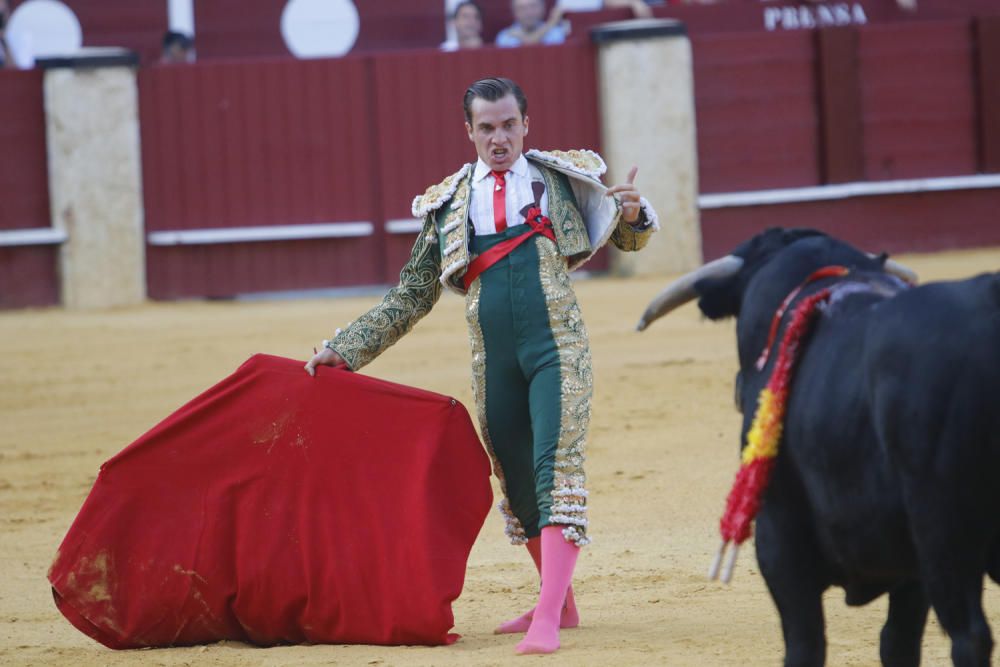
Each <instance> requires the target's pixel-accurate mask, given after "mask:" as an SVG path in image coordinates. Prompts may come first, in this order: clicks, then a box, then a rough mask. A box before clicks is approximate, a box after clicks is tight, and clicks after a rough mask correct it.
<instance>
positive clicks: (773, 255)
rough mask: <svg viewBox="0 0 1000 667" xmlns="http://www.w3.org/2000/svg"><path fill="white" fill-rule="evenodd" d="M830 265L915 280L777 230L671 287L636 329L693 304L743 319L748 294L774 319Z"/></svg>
mask: <svg viewBox="0 0 1000 667" xmlns="http://www.w3.org/2000/svg"><path fill="white" fill-rule="evenodd" d="M830 264H840V265H844V266H847V267H849V268H851V269H860V270H867V271H885V272H886V273H891V274H894V275H896V276H898V277H900V278H902V279H903V280H905V281H907V282H910V283H912V282H916V275H915V274H914V273H913V272H912V271H911V270H910V269H907V268H906V267H904V266H902V265H901V264H899V263H897V262H894V261H893V260H891V259H887V257H886V256H885V255H878V256H876V255H870V254H867V253H863V252H861V251H859V250H857V249H856V248H854V247H852V246H850V245H848V244H847V243H844V242H843V241H839V240H837V239H835V238H833V237H830V236H827V235H826V234H824V233H823V232H820V231H817V230H814V229H782V228H780V227H773V228H771V229H768V230H766V231H764V232H761V233H760V234H757V235H756V236H754V237H753V238H751V239H750V240H749V241H746V242H744V243H742V244H740V245H739V246H737V247H736V248H735V249H734V250H733V251H732V252H731V253H730V254H729V255H726V256H725V257H722V258H720V259H717V260H714V261H711V262H709V263H707V264H705V265H704V266H702V267H700V268H698V269H696V270H694V271H692V272H691V273H688V274H686V275H684V276H682V277H681V278H679V279H677V280H676V281H674V282H672V283H670V284H669V285H667V287H666V288H664V290H663V291H662V292H660V293H659V294H658V295H657V296H656V298H654V299H653V301H651V302H650V304H649V306H647V308H646V312H644V313H643V315H642V318H641V319H640V320H639V324H638V326H637V327H636V328H637V329H638V330H639V331H642V330H644V329H645V328H646V327H648V326H649V325H650V324H652V323H653V322H654V321H655V320H657V319H658V318H660V317H663V316H664V315H666V314H668V313H670V312H671V311H673V310H674V309H676V308H678V307H680V306H682V305H684V304H685V303H687V302H689V301H693V300H694V299H698V307H699V308H700V309H701V312H702V313H704V315H705V316H706V317H708V318H709V319H713V320H717V319H722V318H726V317H739V316H740V314H741V310H742V307H743V303H744V301H745V299H746V298H747V295H748V294H751V295H752V296H753V300H754V302H755V303H759V305H760V306H761V307H762V308H764V309H765V310H767V312H768V313H773V312H774V308H776V307H777V305H778V304H780V303H781V300H782V299H783V298H784V297H785V295H787V294H788V293H789V292H790V291H791V290H792V289H794V288H795V286H796V285H798V284H799V283H800V282H801V281H802V280H804V279H805V278H806V277H807V276H808V275H809V274H810V273H811V272H812V271H815V270H816V269H818V268H820V267H822V266H827V265H830Z"/></svg>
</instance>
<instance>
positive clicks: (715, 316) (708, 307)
mask: <svg viewBox="0 0 1000 667" xmlns="http://www.w3.org/2000/svg"><path fill="white" fill-rule="evenodd" d="M694 288H695V291H697V292H698V294H699V295H701V296H700V298H699V299H698V307H699V308H700V309H701V312H702V313H703V314H704V315H705V317H707V318H708V319H710V320H721V319H723V318H726V317H736V316H737V315H739V314H740V287H739V282H738V281H737V279H736V278H735V277H729V278H706V279H704V280H699V281H698V282H697V283H695V286H694Z"/></svg>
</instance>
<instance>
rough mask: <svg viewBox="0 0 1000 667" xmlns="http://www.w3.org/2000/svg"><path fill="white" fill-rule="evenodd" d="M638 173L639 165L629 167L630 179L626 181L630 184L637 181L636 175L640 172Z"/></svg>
mask: <svg viewBox="0 0 1000 667" xmlns="http://www.w3.org/2000/svg"><path fill="white" fill-rule="evenodd" d="M638 173H639V167H632V168H631V169H629V172H628V179H627V180H626V182H627V183H628V184H629V185H631V184H632V183H635V175H636V174H638Z"/></svg>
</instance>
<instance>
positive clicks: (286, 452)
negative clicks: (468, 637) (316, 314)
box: [49, 355, 492, 649]
mask: <svg viewBox="0 0 1000 667" xmlns="http://www.w3.org/2000/svg"><path fill="white" fill-rule="evenodd" d="M302 365H303V364H302V362H300V361H293V360H291V359H282V358H279V357H271V356H266V355H256V356H254V357H252V358H250V359H249V360H248V361H247V362H246V363H244V364H243V365H242V366H240V368H239V369H237V371H236V372H235V373H233V374H232V375H230V376H229V377H227V378H226V379H224V380H223V381H222V382H220V383H218V384H217V385H215V386H214V387H212V388H211V389H209V390H208V391H206V392H205V393H203V394H201V395H200V396H198V397H197V398H195V399H194V400H192V401H191V402H189V403H188V404H187V405H185V406H183V407H182V408H180V409H179V410H177V411H176V412H175V413H174V414H172V415H170V416H169V417H168V418H167V419H165V420H164V421H163V422H161V423H160V424H158V425H157V426H156V427H154V428H153V429H152V430H151V431H149V432H148V433H146V434H145V435H143V436H142V437H140V438H139V439H138V440H136V441H135V442H134V443H132V444H131V445H129V446H128V447H127V448H125V449H124V450H123V451H122V452H121V453H120V454H118V455H117V456H115V457H114V458H112V459H111V460H109V461H107V462H106V463H105V464H104V465H102V466H101V472H100V475H99V476H98V478H97V481H96V482H95V484H94V488H93V489H92V490H91V492H90V495H89V496H88V498H87V500H86V502H85V503H84V505H83V508H82V509H81V510H80V514H79V515H78V516H77V518H76V521H74V523H73V525H72V527H71V528H70V530H69V533H68V534H67V535H66V538H65V539H64V540H63V543H62V545H61V546H60V548H59V552H58V553H57V554H56V558H55V561H54V563H53V564H52V568H51V570H50V571H49V581H50V582H51V583H52V591H53V595H54V596H55V600H56V604H57V605H58V607H59V610H60V611H61V612H62V613H63V614H64V615H65V616H66V618H68V619H69V621H70V622H71V623H73V625H75V626H76V627H77V628H78V629H80V630H81V631H82V632H84V633H86V634H87V635H89V636H91V637H93V638H94V639H96V640H97V641H99V642H101V643H102V644H104V645H106V646H109V647H111V648H116V649H121V648H136V647H144V646H168V645H184V644H199V643H206V642H214V641H218V640H222V639H235V640H239V641H245V642H251V643H254V644H260V645H272V644H281V643H299V642H314V643H368V644H444V643H449V641H450V636H449V634H448V631H449V630H450V629H451V627H452V625H453V624H454V618H453V616H452V612H451V603H452V602H453V601H454V600H455V599H456V598H457V597H458V595H459V594H460V593H461V591H462V584H463V581H464V577H465V566H466V561H467V559H468V556H469V551H470V550H471V548H472V543H473V541H474V540H475V538H476V536H477V535H478V533H479V530H480V528H481V527H482V525H483V521H484V520H485V518H486V513H487V512H488V510H489V506H490V504H491V502H492V492H491V490H490V484H489V475H490V464H489V459H488V458H487V456H486V453H485V452H484V451H483V448H482V445H481V444H480V442H479V439H478V437H477V436H476V433H475V430H474V429H473V427H472V422H471V421H470V419H469V415H468V413H467V412H466V410H465V408H464V407H463V406H462V404H461V403H458V402H457V401H455V400H454V399H451V398H448V397H447V396H441V395H439V394H433V393H430V392H427V391H421V390H419V389H413V388H410V387H405V386H402V385H398V384H392V383H389V382H384V381H381V380H377V379H374V378H371V377H366V376H364V375H357V374H355V373H351V372H348V371H345V370H340V369H332V368H327V367H323V368H320V369H318V373H317V376H316V377H315V378H311V377H309V375H307V374H306V372H305V371H304V370H302Z"/></svg>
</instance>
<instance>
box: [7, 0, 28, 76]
mask: <svg viewBox="0 0 1000 667" xmlns="http://www.w3.org/2000/svg"><path fill="white" fill-rule="evenodd" d="M9 20H10V2H8V0H0V69H4V68H7V69H31V68H32V67H34V66H35V57H34V55H32V52H31V40H30V35H23V34H22V35H13V34H11V33H10V32H8V31H7V22H8V21H9Z"/></svg>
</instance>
